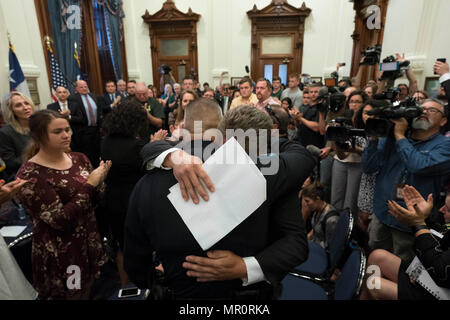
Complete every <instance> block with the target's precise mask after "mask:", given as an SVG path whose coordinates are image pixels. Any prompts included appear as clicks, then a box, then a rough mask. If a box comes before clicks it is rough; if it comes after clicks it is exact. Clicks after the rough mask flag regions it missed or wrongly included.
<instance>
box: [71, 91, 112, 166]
mask: <svg viewBox="0 0 450 320" xmlns="http://www.w3.org/2000/svg"><path fill="white" fill-rule="evenodd" d="M89 96H90V97H91V98H92V99H93V100H94V102H95V104H96V105H97V115H96V118H97V126H95V127H90V126H89V120H88V116H87V113H86V109H85V107H84V104H83V101H82V99H81V95H80V94H79V93H77V94H75V95H72V96H70V97H69V99H68V100H69V102H75V105H76V107H75V110H74V114H76V117H77V119H78V121H77V123H74V124H72V130H73V135H72V142H73V143H72V149H73V151H75V152H81V153H84V154H85V155H86V156H87V157H88V158H89V160H90V161H91V163H92V165H93V166H94V168H95V167H97V165H98V162H99V160H98V159H99V157H100V140H101V136H100V128H101V126H102V120H103V111H102V105H101V104H100V103H99V99H98V97H97V96H96V95H95V94H92V93H90V94H89Z"/></svg>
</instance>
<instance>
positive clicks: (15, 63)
mask: <svg viewBox="0 0 450 320" xmlns="http://www.w3.org/2000/svg"><path fill="white" fill-rule="evenodd" d="M9 89H10V91H11V92H12V91H18V92H20V93H23V94H24V95H26V96H27V97H30V90H29V89H28V84H27V82H26V80H25V76H24V75H23V72H22V68H21V67H20V64H19V60H17V56H16V53H15V52H14V47H13V46H12V44H11V43H10V44H9Z"/></svg>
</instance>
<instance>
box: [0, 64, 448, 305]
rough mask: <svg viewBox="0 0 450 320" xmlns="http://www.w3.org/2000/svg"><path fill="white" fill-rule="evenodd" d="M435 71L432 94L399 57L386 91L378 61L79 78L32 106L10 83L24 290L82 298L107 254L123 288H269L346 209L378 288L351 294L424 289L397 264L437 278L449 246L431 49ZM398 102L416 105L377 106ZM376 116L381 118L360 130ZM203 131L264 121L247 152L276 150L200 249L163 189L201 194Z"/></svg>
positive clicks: (5, 143)
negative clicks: (227, 78) (24, 226)
mask: <svg viewBox="0 0 450 320" xmlns="http://www.w3.org/2000/svg"><path fill="white" fill-rule="evenodd" d="M404 60H405V58H404V56H401V55H397V61H399V62H402V61H404ZM340 66H341V65H338V70H339V67H340ZM362 68H364V66H361V67H360V71H361V69H362ZM434 69H435V71H436V72H437V73H438V74H439V75H440V77H441V78H440V82H441V85H442V88H441V91H440V93H439V96H438V97H437V98H429V96H428V93H427V92H424V91H419V90H418V88H417V80H416V79H415V77H414V73H413V72H412V71H411V70H407V71H406V72H405V73H406V76H407V78H408V80H409V85H407V84H400V85H398V86H397V89H398V90H394V91H395V92H398V95H396V96H394V97H393V98H389V99H388V98H387V97H386V96H383V94H382V93H383V92H386V90H387V89H389V88H387V87H386V85H387V83H386V81H385V80H381V79H382V78H383V77H382V75H379V77H377V79H374V80H371V81H369V82H368V83H367V85H365V86H364V87H362V86H361V79H360V74H361V73H360V72H359V73H358V76H357V77H355V78H353V79H341V80H339V81H336V82H337V83H336V84H337V85H336V86H333V87H326V86H324V85H323V84H322V83H305V81H304V80H305V79H302V77H301V75H299V74H291V75H289V76H288V78H287V83H286V87H284V85H283V84H282V80H281V79H280V78H279V77H274V78H273V79H272V81H269V80H267V79H264V78H260V79H251V78H250V77H244V78H242V80H241V81H240V82H239V84H238V86H237V87H233V86H231V85H230V84H229V83H224V81H223V76H224V74H222V77H221V79H220V84H219V85H218V86H217V87H216V88H215V90H214V89H213V88H211V87H210V86H209V84H208V83H204V84H203V90H202V88H201V84H200V83H199V82H198V81H196V80H195V79H193V78H192V77H190V76H187V77H185V78H184V79H182V81H181V83H176V82H175V79H174V78H173V76H172V75H170V74H169V76H165V77H161V83H160V84H159V86H158V87H156V86H153V85H147V84H146V83H144V82H136V81H129V82H125V81H123V80H119V81H118V82H114V81H108V82H107V83H105V93H104V94H102V95H96V94H93V93H92V92H90V90H89V87H88V84H87V82H86V81H83V80H78V81H77V82H76V83H75V86H74V89H75V92H74V93H72V94H70V92H69V90H68V89H67V88H63V87H59V88H57V89H56V96H57V98H58V101H57V102H55V103H53V104H49V105H48V107H47V108H46V110H40V111H38V110H37V109H36V107H35V106H34V104H33V102H32V100H31V99H30V98H29V97H27V96H25V95H23V94H21V93H19V92H13V93H11V94H10V96H9V98H8V99H7V100H6V102H5V103H4V105H3V106H2V116H3V119H4V121H5V124H4V125H3V126H2V127H1V128H0V158H1V162H0V163H2V162H4V164H5V166H4V168H3V171H1V172H0V175H1V176H0V177H1V179H2V180H1V184H0V186H1V189H0V203H5V202H7V201H9V200H11V199H12V198H14V199H15V201H16V202H20V203H21V205H23V206H24V208H25V209H26V210H27V212H28V214H29V215H30V217H31V219H32V223H33V240H32V241H33V247H32V257H31V259H32V267H33V287H34V289H35V290H36V291H37V292H38V298H39V299H89V298H90V296H91V295H90V294H91V288H92V286H93V285H94V284H95V282H96V281H97V280H98V278H99V276H100V274H101V272H102V267H104V265H105V264H106V263H108V260H114V261H115V264H116V268H117V272H118V274H119V277H120V284H121V287H126V286H127V285H128V284H129V283H130V282H131V283H133V284H135V285H137V286H138V287H140V288H148V289H152V292H155V294H156V293H158V297H155V296H154V298H155V299H156V298H159V299H186V298H187V299H246V298H250V299H272V298H276V297H278V296H279V294H280V290H282V287H281V285H280V284H281V281H282V280H283V278H284V277H285V276H286V274H287V273H288V272H289V271H291V270H292V269H293V268H294V267H296V266H298V265H300V264H302V263H303V262H305V261H306V260H307V258H308V241H312V242H316V243H317V244H319V245H320V246H322V247H323V248H324V249H326V248H327V247H328V246H329V243H330V241H331V240H332V237H333V234H334V231H335V228H336V225H337V222H338V220H339V216H340V213H341V212H342V211H343V210H344V209H350V212H351V214H352V215H353V217H354V218H355V221H356V228H357V229H358V231H359V235H360V236H359V237H358V243H359V245H360V246H361V247H362V248H363V249H364V251H365V252H366V254H367V255H368V256H369V258H368V264H369V265H378V266H379V267H380V268H381V278H382V286H381V289H380V288H378V289H373V288H368V287H364V288H363V291H362V294H361V296H360V298H361V299H421V298H430V297H431V298H432V296H430V295H428V294H427V292H426V290H425V289H423V288H421V287H420V286H419V285H418V284H416V283H414V282H411V281H410V280H409V279H408V277H407V276H406V275H405V270H406V268H407V266H408V264H409V263H410V262H411V261H412V259H413V258H414V257H415V256H416V255H418V256H419V257H420V258H421V261H422V263H423V264H424V266H425V268H426V269H427V270H428V271H429V272H430V274H431V275H432V277H433V279H434V280H435V281H436V282H437V283H438V284H440V285H441V286H443V287H450V279H448V275H447V274H446V272H445V270H446V268H447V266H448V265H449V264H450V251H449V250H448V248H447V247H446V246H445V245H444V244H443V243H442V242H439V241H438V240H436V238H435V237H434V236H433V235H432V234H431V233H430V231H429V229H434V230H436V231H437V232H440V233H442V234H445V233H446V231H447V229H448V225H449V223H450V214H449V212H450V184H449V182H450V180H449V179H448V178H449V177H450V176H449V173H450V140H449V136H450V134H449V132H450V129H448V125H449V122H448V118H449V108H448V99H449V97H450V71H449V65H448V64H447V63H443V62H436V64H435V66H434ZM166 81H167V82H166ZM380 94H381V95H380ZM336 96H340V97H341V98H342V101H341V103H340V104H338V105H337V106H336V104H331V103H330V101H331V100H332V99H333V98H332V97H336ZM402 103H409V104H408V105H407V107H408V108H410V109H412V111H414V110H415V112H417V113H416V114H414V116H413V117H410V116H409V115H410V114H411V112H412V111H411V110H410V109H408V110H409V111H411V112H410V113H407V112H405V113H403V114H402V115H401V116H398V117H396V116H391V117H389V116H386V113H383V110H387V109H389V108H401V107H402V106H404V105H406V104H402ZM393 104H395V105H393ZM375 119H378V120H382V121H384V122H383V123H387V124H388V126H387V129H388V132H386V133H385V134H382V133H380V132H374V131H376V130H374V127H373V125H372V126H371V125H370V123H373V122H372V121H373V120H375ZM386 119H387V120H386ZM198 121H202V127H201V132H198V130H197V131H196V130H195V125H194V123H195V122H198ZM378 123H379V122H378ZM369 128H371V130H369ZM211 129H215V130H218V131H219V132H221V133H222V134H223V136H224V137H225V133H226V132H227V130H238V129H242V130H244V131H246V130H249V129H253V130H256V132H257V133H258V134H260V133H261V134H262V133H265V134H266V135H268V136H269V137H270V139H269V140H267V141H263V142H264V143H266V144H267V146H268V150H269V151H267V150H266V151H265V152H264V151H261V150H260V149H257V150H258V157H257V159H256V160H255V163H256V165H257V166H258V168H260V169H261V168H263V167H264V164H263V162H262V161H261V162H260V161H259V160H260V159H261V158H263V157H264V158H271V157H274V158H276V159H277V160H278V162H279V169H278V171H277V172H276V173H275V174H272V175H268V174H265V175H264V177H265V179H266V181H267V190H266V201H265V202H264V203H263V204H262V205H261V206H260V207H259V208H258V209H257V210H256V211H255V212H254V213H253V214H252V215H251V216H250V218H249V219H247V220H245V221H244V222H243V223H241V224H240V225H239V226H238V227H237V228H236V229H234V230H233V231H231V232H230V233H229V234H228V235H226V236H225V237H224V238H223V239H222V240H220V241H219V242H218V243H217V244H215V245H214V246H213V247H212V248H211V249H210V250H209V251H207V252H205V251H204V250H202V249H201V247H200V246H199V244H198V243H197V241H196V240H195V238H194V237H193V235H192V234H191V233H190V231H189V229H188V228H187V226H186V225H185V224H184V222H183V220H182V219H181V217H180V216H179V215H178V214H177V211H176V210H175V208H174V207H173V206H172V204H171V203H170V201H169V199H168V197H167V195H168V194H169V189H170V188H171V187H172V186H173V185H175V184H176V183H179V185H180V192H181V193H182V196H183V198H184V199H185V200H186V201H193V202H194V203H195V204H199V203H201V202H202V201H208V200H209V198H210V196H211V194H212V193H214V192H215V187H214V183H213V181H212V180H211V179H210V177H209V176H208V174H207V173H206V172H205V171H204V169H203V168H202V164H203V163H204V161H206V160H207V158H205V157H199V156H198V155H199V154H203V153H202V152H200V153H197V152H196V150H195V149H196V148H198V145H195V144H194V141H197V140H201V142H202V143H201V144H200V147H201V150H200V151H204V150H205V149H208V148H211V146H214V148H218V147H219V146H220V145H221V144H222V141H215V140H214V139H211V138H207V137H209V136H208V135H205V133H206V132H207V131H208V130H211ZM274 129H275V131H274ZM333 130H334V131H333ZM336 130H337V131H336ZM332 132H339V133H340V134H338V135H337V136H338V137H336V134H331V133H332ZM205 137H206V138H205ZM258 137H259V138H258V139H261V135H259V136H258ZM226 138H230V137H228V136H227V137H226ZM236 138H237V137H236ZM238 140H239V139H238ZM275 140H276V141H278V145H279V148H278V150H276V151H274V152H272V150H271V149H272V148H273V142H274V141H275ZM244 141H245V139H244ZM249 143H250V142H249V141H246V142H244V145H243V147H244V149H245V150H246V151H247V152H249V148H250V146H249V145H248V144H249ZM257 143H258V146H260V145H261V143H262V142H261V141H259V140H258V142H257ZM186 146H189V148H185V147H186ZM189 150H190V151H191V152H189ZM197 151H198V150H197ZM236 183H239V182H238V181H236ZM424 199H428V200H424ZM405 207H406V208H405ZM105 238H106V239H108V243H105V242H104V241H102V240H103V239H105ZM444 239H445V236H444ZM106 245H108V246H111V247H112V248H113V250H112V251H113V253H111V250H106V249H107V248H105V246H106ZM70 266H78V267H79V268H80V270H81V279H80V283H81V285H80V286H79V287H76V288H75V289H74V288H72V287H71V288H69V287H68V286H67V277H68V273H67V268H68V267H70Z"/></svg>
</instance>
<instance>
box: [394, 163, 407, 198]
mask: <svg viewBox="0 0 450 320" xmlns="http://www.w3.org/2000/svg"><path fill="white" fill-rule="evenodd" d="M407 175H408V170H407V169H404V170H403V172H402V174H401V175H400V179H399V182H398V183H397V184H396V185H395V190H394V192H395V194H394V200H396V201H404V200H405V199H404V198H403V188H404V187H405V184H406V177H407Z"/></svg>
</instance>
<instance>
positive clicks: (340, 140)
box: [327, 91, 367, 216]
mask: <svg viewBox="0 0 450 320" xmlns="http://www.w3.org/2000/svg"><path fill="white" fill-rule="evenodd" d="M366 101H367V95H366V94H365V93H364V92H363V91H355V92H353V93H352V94H351V95H350V96H349V99H348V101H347V103H346V110H347V111H346V114H347V117H339V118H337V119H336V120H334V126H335V127H332V125H330V127H329V128H328V130H327V138H328V140H330V141H332V148H333V149H334V150H336V155H335V156H334V161H333V166H332V170H331V177H332V178H331V204H332V205H333V206H334V207H335V208H337V209H339V210H341V209H344V208H350V209H351V211H352V213H353V214H355V216H356V214H357V212H358V206H357V200H358V191H359V183H360V180H361V154H362V151H363V149H362V147H363V145H364V138H363V135H364V131H357V130H354V129H362V127H360V126H361V124H360V123H357V121H356V116H357V114H358V112H359V110H360V109H361V107H362V106H363V105H364V104H365V103H366ZM336 129H337V130H336ZM339 129H340V130H339ZM333 132H336V133H337V134H333Z"/></svg>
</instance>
